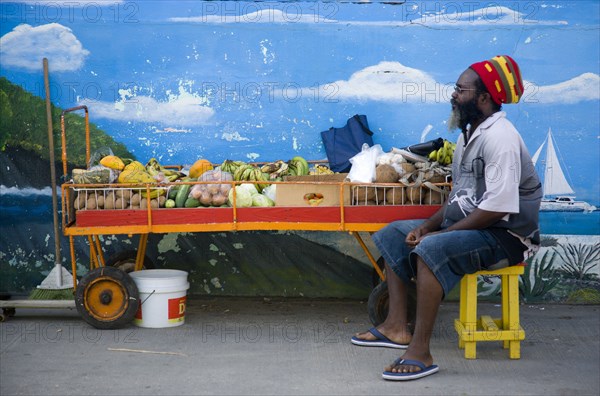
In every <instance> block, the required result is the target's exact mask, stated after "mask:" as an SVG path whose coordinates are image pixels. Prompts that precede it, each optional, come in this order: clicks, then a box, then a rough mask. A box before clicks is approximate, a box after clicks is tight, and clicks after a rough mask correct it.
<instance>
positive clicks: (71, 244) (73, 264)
mask: <svg viewBox="0 0 600 396" xmlns="http://www.w3.org/2000/svg"><path fill="white" fill-rule="evenodd" d="M69 250H70V251H71V274H73V290H76V289H77V259H76V258H75V241H74V240H73V236H69Z"/></svg>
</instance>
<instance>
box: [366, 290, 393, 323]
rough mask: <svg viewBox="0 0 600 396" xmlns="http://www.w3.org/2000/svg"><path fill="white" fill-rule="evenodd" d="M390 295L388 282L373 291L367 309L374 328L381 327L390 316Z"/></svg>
mask: <svg viewBox="0 0 600 396" xmlns="http://www.w3.org/2000/svg"><path fill="white" fill-rule="evenodd" d="M388 304H389V295H388V288H387V282H381V283H380V284H378V285H377V286H375V288H374V289H373V290H372V291H371V294H370V295H369V301H368V303H367V308H368V310H369V320H370V321H371V323H372V324H373V326H379V325H380V324H381V323H382V322H383V321H384V320H385V318H386V317H387V314H388Z"/></svg>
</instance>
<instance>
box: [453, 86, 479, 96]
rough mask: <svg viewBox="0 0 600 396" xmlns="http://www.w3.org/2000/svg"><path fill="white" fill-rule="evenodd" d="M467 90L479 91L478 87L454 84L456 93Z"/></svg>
mask: <svg viewBox="0 0 600 396" xmlns="http://www.w3.org/2000/svg"><path fill="white" fill-rule="evenodd" d="M465 91H477V88H462V87H459V86H458V85H455V86H454V92H456V93H459V94H460V93H463V92H465Z"/></svg>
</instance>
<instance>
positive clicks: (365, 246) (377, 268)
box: [350, 231, 385, 282]
mask: <svg viewBox="0 0 600 396" xmlns="http://www.w3.org/2000/svg"><path fill="white" fill-rule="evenodd" d="M350 234H352V235H354V237H355V238H356V240H357V241H358V243H359V244H360V247H362V248H363V250H364V251H365V254H366V255H367V257H368V258H369V261H370V262H371V265H372V266H373V268H375V271H376V272H377V275H379V278H380V279H381V281H382V282H383V281H385V274H384V273H383V271H381V268H379V265H377V260H375V258H374V257H373V255H372V254H371V252H370V251H369V248H368V247H367V245H365V242H364V241H363V240H362V238H361V236H360V234H359V233H358V232H354V231H350Z"/></svg>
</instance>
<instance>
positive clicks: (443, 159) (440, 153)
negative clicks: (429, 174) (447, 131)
mask: <svg viewBox="0 0 600 396" xmlns="http://www.w3.org/2000/svg"><path fill="white" fill-rule="evenodd" d="M455 149H456V143H451V142H450V141H449V140H445V139H444V145H443V146H442V147H440V148H439V149H438V150H433V151H432V152H431V153H429V160H430V161H432V162H438V163H439V164H440V165H450V164H451V163H452V156H453V155H454V150H455Z"/></svg>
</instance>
